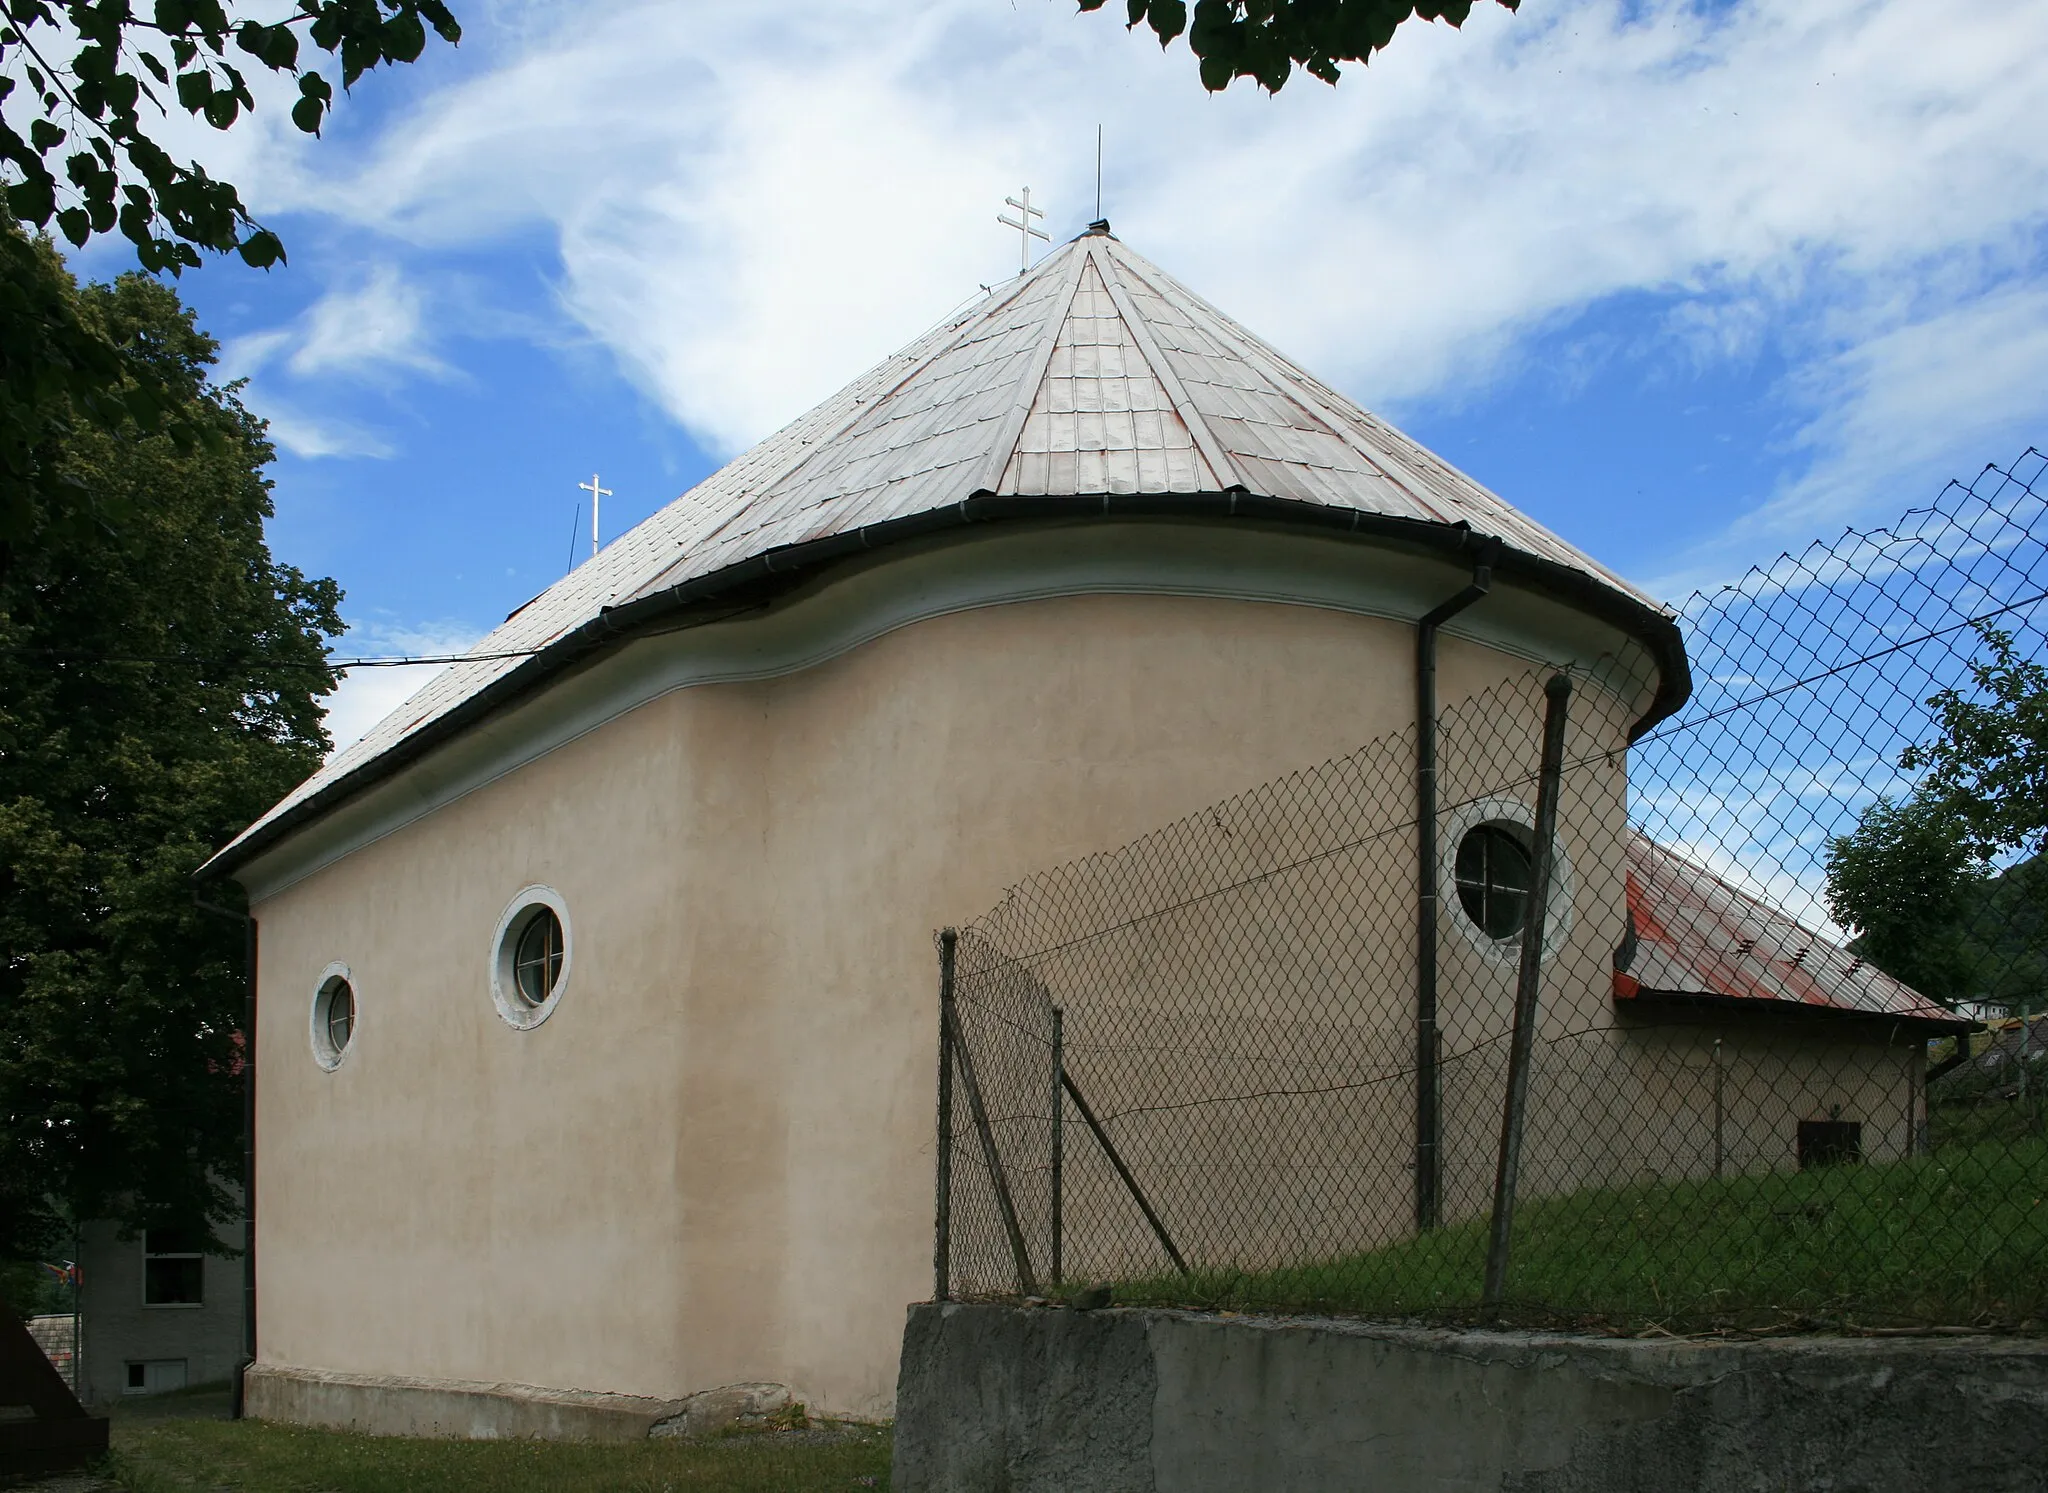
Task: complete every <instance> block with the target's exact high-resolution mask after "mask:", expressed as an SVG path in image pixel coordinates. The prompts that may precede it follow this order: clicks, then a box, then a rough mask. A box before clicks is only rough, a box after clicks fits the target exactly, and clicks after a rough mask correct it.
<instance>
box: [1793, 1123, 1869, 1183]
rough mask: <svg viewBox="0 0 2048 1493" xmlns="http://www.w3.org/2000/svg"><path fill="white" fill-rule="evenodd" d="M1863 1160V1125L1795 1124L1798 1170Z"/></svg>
mask: <svg viewBox="0 0 2048 1493" xmlns="http://www.w3.org/2000/svg"><path fill="white" fill-rule="evenodd" d="M1862 1159H1863V1124H1862V1122H1861V1121H1860V1120H1801V1121H1800V1122H1799V1169H1800V1170H1801V1171H1802V1172H1803V1171H1807V1170H1810V1169H1811V1168H1813V1167H1817V1166H1842V1165H1844V1164H1846V1163H1849V1162H1853V1161H1861V1160H1862Z"/></svg>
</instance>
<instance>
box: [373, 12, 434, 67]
mask: <svg viewBox="0 0 2048 1493" xmlns="http://www.w3.org/2000/svg"><path fill="white" fill-rule="evenodd" d="M382 40H383V46H384V56H385V57H386V58H387V59H388V60H389V61H392V62H411V61H414V60H415V59H416V58H418V56H419V55H420V53H421V52H423V51H425V50H426V46H427V28H426V27H425V26H422V25H421V24H420V18H419V17H418V16H416V15H409V14H401V15H395V16H393V17H392V18H391V19H390V20H388V21H386V22H385V23H384V34H383V38H382Z"/></svg>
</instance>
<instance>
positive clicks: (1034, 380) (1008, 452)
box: [973, 240, 1093, 492]
mask: <svg viewBox="0 0 2048 1493" xmlns="http://www.w3.org/2000/svg"><path fill="white" fill-rule="evenodd" d="M1078 242H1079V240H1070V241H1069V242H1068V244H1067V245H1066V246H1065V247H1066V248H1067V249H1068V250H1072V248H1073V245H1074V244H1075V243H1078ZM1056 252H1057V251H1056ZM1048 257H1049V258H1050V257H1053V256H1048ZM1091 263H1093V260H1092V259H1091V258H1090V256H1089V252H1088V249H1087V247H1086V246H1085V245H1083V247H1082V249H1081V251H1080V252H1079V253H1077V254H1072V255H1071V259H1070V262H1069V264H1068V266H1067V268H1066V270H1065V272H1064V273H1065V275H1066V283H1065V284H1064V285H1063V286H1061V287H1060V292H1059V294H1058V295H1056V296H1054V297H1053V298H1052V304H1051V306H1050V308H1049V309H1048V310H1047V312H1046V317H1045V321H1044V323H1043V324H1042V325H1041V326H1040V328H1039V340H1038V347H1037V348H1036V349H1035V350H1034V351H1033V352H1032V354H1031V362H1030V363H1029V364H1028V365H1026V368H1025V372H1024V376H1023V377H1022V378H1021V379H1019V380H1018V381H1017V397H1016V398H1015V399H1014V400H1012V401H1011V404H1010V408H1009V409H1008V410H1007V411H1005V412H1004V415H1003V423H1002V424H1001V425H1000V426H998V427H997V428H996V439H995V440H994V441H993V442H992V443H990V446H989V452H988V456H987V458H986V460H985V462H984V464H983V466H982V471H981V480H980V481H979V482H977V483H976V484H975V485H974V489H973V490H974V491H976V492H994V491H995V490H996V488H997V486H998V485H999V484H1000V483H1001V482H1002V480H1003V473H1004V472H1006V471H1008V470H1009V467H1010V460H1011V458H1012V457H1014V456H1015V455H1016V451H1017V442H1018V439H1019V438H1020V437H1021V436H1022V435H1023V433H1024V422H1025V421H1027V420H1029V419H1030V418H1031V406H1032V405H1033V404H1035V403H1036V402H1037V400H1038V388H1039V385H1041V384H1043V383H1044V382H1045V370H1046V368H1047V367H1048V366H1049V365H1050V364H1051V362H1052V355H1053V349H1054V348H1056V347H1058V346H1059V341H1060V332H1061V330H1062V329H1063V328H1064V327H1065V326H1066V324H1067V318H1068V317H1069V316H1071V315H1073V312H1074V294H1075V292H1076V291H1078V290H1079V289H1080V288H1081V274H1082V272H1083V271H1084V270H1085V269H1087V267H1088V266H1089V265H1090V264H1091ZM1030 278H1032V277H1031V276H1027V275H1020V276H1018V279H1020V280H1025V279H1030Z"/></svg>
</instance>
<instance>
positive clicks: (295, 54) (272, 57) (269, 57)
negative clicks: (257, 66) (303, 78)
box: [263, 26, 299, 72]
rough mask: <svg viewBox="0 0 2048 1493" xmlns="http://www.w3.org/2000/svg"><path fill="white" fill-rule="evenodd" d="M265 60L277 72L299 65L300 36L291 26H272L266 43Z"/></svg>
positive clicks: (286, 70)
mask: <svg viewBox="0 0 2048 1493" xmlns="http://www.w3.org/2000/svg"><path fill="white" fill-rule="evenodd" d="M264 49H265V50H264V53H263V60H264V61H265V62H266V63H268V64H269V65H270V66H271V68H272V69H273V70H275V71H277V72H288V71H290V70H291V69H293V68H295V67H297V66H298V65H299V34H298V32H296V31H294V30H292V28H291V27H289V26H272V27H271V28H270V30H269V32H268V33H267V38H266V40H265V41H264Z"/></svg>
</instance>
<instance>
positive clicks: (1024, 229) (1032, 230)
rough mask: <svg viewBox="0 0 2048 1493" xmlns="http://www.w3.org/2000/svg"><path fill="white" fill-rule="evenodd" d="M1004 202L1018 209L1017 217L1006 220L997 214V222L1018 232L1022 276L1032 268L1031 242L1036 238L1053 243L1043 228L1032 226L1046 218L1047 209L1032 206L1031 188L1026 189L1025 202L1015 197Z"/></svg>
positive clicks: (1018, 270)
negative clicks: (1034, 221) (1039, 219)
mask: <svg viewBox="0 0 2048 1493" xmlns="http://www.w3.org/2000/svg"><path fill="white" fill-rule="evenodd" d="M1003 201H1004V202H1006V203H1008V204H1009V205H1010V206H1011V207H1014V208H1016V209H1017V216H1016V217H1014V218H1006V217H1004V216H1003V215H1002V214H1001V213H997V214H996V221H997V222H998V223H1000V224H1002V225H1003V226H1004V227H1005V228H1014V229H1016V230H1017V240H1018V244H1019V246H1020V247H1021V248H1022V250H1023V256H1022V257H1023V263H1021V264H1020V265H1019V266H1018V267H1017V273H1018V274H1020V275H1021V274H1023V273H1024V271H1026V270H1028V269H1030V268H1031V241H1032V240H1033V239H1035V238H1041V239H1044V240H1045V241H1046V242H1047V243H1048V244H1049V243H1051V242H1052V235H1051V234H1049V233H1047V232H1046V231H1045V230H1044V229H1043V228H1036V227H1033V226H1032V222H1031V220H1032V219H1033V218H1042V217H1044V216H1045V209H1044V208H1040V207H1033V206H1032V205H1031V188H1029V187H1026V188H1025V189H1024V200H1023V201H1021V202H1020V201H1018V200H1017V199H1016V198H1015V197H1005V198H1004V199H1003Z"/></svg>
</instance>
